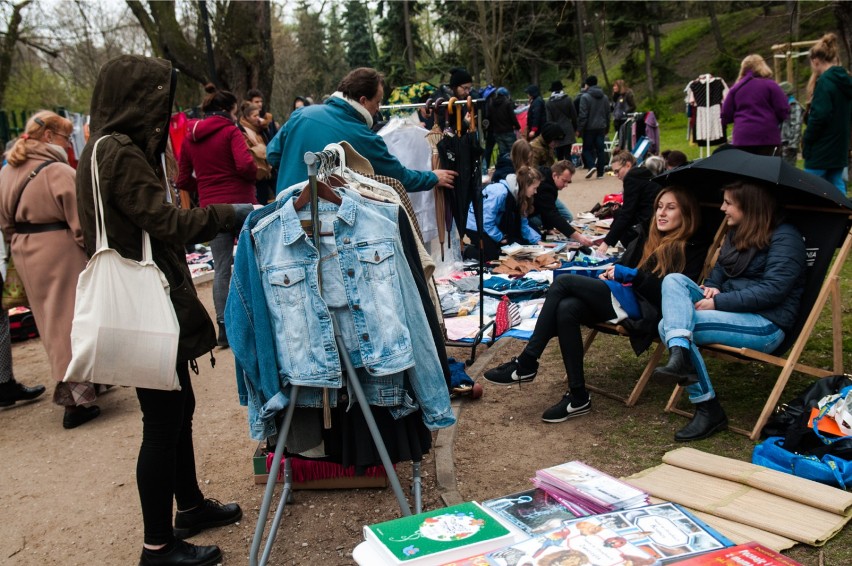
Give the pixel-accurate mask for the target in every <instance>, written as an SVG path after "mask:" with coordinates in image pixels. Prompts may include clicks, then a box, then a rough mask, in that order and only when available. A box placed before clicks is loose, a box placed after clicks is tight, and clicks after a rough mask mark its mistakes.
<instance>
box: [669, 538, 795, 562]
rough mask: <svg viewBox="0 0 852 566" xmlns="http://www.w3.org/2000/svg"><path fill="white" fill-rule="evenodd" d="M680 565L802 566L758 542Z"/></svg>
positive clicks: (717, 551)
mask: <svg viewBox="0 0 852 566" xmlns="http://www.w3.org/2000/svg"><path fill="white" fill-rule="evenodd" d="M675 564H677V565H678V566H802V564H801V562H796V561H795V560H793V559H792V558H788V557H786V556H784V555H783V554H780V553H778V552H775V551H774V550H772V549H771V548H767V547H765V546H763V545H762V544H759V543H756V542H747V543H745V544H738V545H737V546H732V547H730V548H725V549H723V550H715V551H713V552H708V553H707V554H702V555H700V556H693V557H692V558H687V559H685V560H679V561H678V562H675Z"/></svg>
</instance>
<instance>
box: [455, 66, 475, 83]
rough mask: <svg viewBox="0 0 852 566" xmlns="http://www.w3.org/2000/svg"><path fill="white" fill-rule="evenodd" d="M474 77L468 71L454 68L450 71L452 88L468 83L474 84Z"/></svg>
mask: <svg viewBox="0 0 852 566" xmlns="http://www.w3.org/2000/svg"><path fill="white" fill-rule="evenodd" d="M472 82H473V77H471V76H470V73H468V72H467V69H463V68H461V67H454V68H452V69H450V88H456V87H457V86H461V85H463V84H466V83H472Z"/></svg>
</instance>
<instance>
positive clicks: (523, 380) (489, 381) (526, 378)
mask: <svg viewBox="0 0 852 566" xmlns="http://www.w3.org/2000/svg"><path fill="white" fill-rule="evenodd" d="M482 379H484V380H485V381H487V382H488V383H493V384H495V385H515V384H516V383H529V382H530V381H532V380H534V379H535V376H532V377H524V378H521V379H513V380H512V381H508V382H507V381H494V380H493V379H489V378H488V377H486V376H484V375H483V376H482Z"/></svg>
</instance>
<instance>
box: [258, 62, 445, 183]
mask: <svg viewBox="0 0 852 566" xmlns="http://www.w3.org/2000/svg"><path fill="white" fill-rule="evenodd" d="M382 79H383V77H382V75H381V73H379V72H378V71H376V70H375V69H370V68H367V67H361V68H359V69H355V70H354V71H351V72H350V73H349V74H348V75H346V76H345V77H344V78H343V80H342V81H340V84H339V85H338V86H337V92H335V93H334V94H332V95H331V97H330V98H329V99H328V100H327V101H326V103H325V104H317V105H312V106H307V107H305V108H302V109H300V110H299V111H298V112H294V113H293V115H292V116H290V119H289V120H288V121H287V124H285V125H284V127H283V128H281V129H280V130H279V131H278V133H277V134H276V135H275V137H274V138H273V139H272V141H270V142H269V144H268V145H267V147H266V160H267V161H268V162H269V164H270V165H272V166H273V167H275V168H277V169H278V184H277V186H276V188H275V193H276V194H278V193H280V192H281V191H283V190H284V189H286V188H287V187H289V186H291V185H294V184H296V183H299V182H301V181H306V180H307V178H308V171H307V168H306V166H305V161H304V155H305V152H308V151H322V150H323V148H325V146H326V145H327V144H330V143H339V142H341V141H347V142H349V143H350V144H352V147H353V148H355V150H356V151H357V152H358V153H360V154H361V155H362V156H364V157H365V158H366V159H367V160H368V161H369V162H370V163H371V164H372V166H373V169H374V170H375V172H376V174H378V175H384V176H387V177H392V178H394V179H397V180H399V181H400V182H401V183H402V185H403V186H404V187H405V189H406V190H407V191H408V192H418V191H426V190H429V189H431V188H432V187H434V186H435V185H438V186H440V187H445V188H449V189H451V188H453V179H454V178H455V176H456V172H455V171H449V170H445V169H436V170H435V171H413V170H411V169H407V168H405V167H404V166H403V165H402V163H400V162H399V160H398V159H397V158H396V157H394V156H393V155H391V154H390V152H389V151H388V148H387V145H385V142H384V140H383V139H382V138H381V137H380V136H379V135H378V134H376V133H374V132H373V131H372V130H371V129H370V128H371V127H372V126H373V116H374V115H375V114H376V113H377V112H378V110H379V105H380V104H381V102H382V99H383V98H384V87H383V86H382Z"/></svg>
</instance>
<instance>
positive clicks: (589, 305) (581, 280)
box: [524, 275, 616, 391]
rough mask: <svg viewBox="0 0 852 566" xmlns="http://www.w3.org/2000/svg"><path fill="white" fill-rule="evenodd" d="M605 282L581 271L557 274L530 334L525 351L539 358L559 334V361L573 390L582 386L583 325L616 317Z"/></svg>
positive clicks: (583, 387) (582, 387) (583, 383)
mask: <svg viewBox="0 0 852 566" xmlns="http://www.w3.org/2000/svg"><path fill="white" fill-rule="evenodd" d="M615 316H616V314H615V310H613V308H612V299H611V293H610V292H609V287H607V285H606V283H604V282H603V281H601V280H600V279H592V278H591V277H586V276H583V275H560V276H559V277H557V278H556V279H555V280H554V281H553V284H552V285H551V286H550V289H548V290H547V296H546V297H545V299H544V305H543V306H542V308H541V313H540V314H539V317H538V321H536V324H535V330H533V335H532V338H530V340H529V342H528V343H527V347H526V348H525V349H524V352H525V353H526V354H528V355H531V356H533V357H535V359H539V358H540V357H541V355H542V353H543V352H544V348H545V347H546V346H547V343H548V342H550V339H551V338H553V337H554V336H558V337H559V348H560V350H562V361H563V363H564V364H565V371H566V372H567V373H568V385H569V387H570V388H571V389H572V390H575V391H576V390H578V389H585V388H586V380H585V377H584V374H583V336H582V329H581V327H582V325H584V324H585V325H588V324H594V323H597V322H604V321H607V320H611V319H613V318H615Z"/></svg>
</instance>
